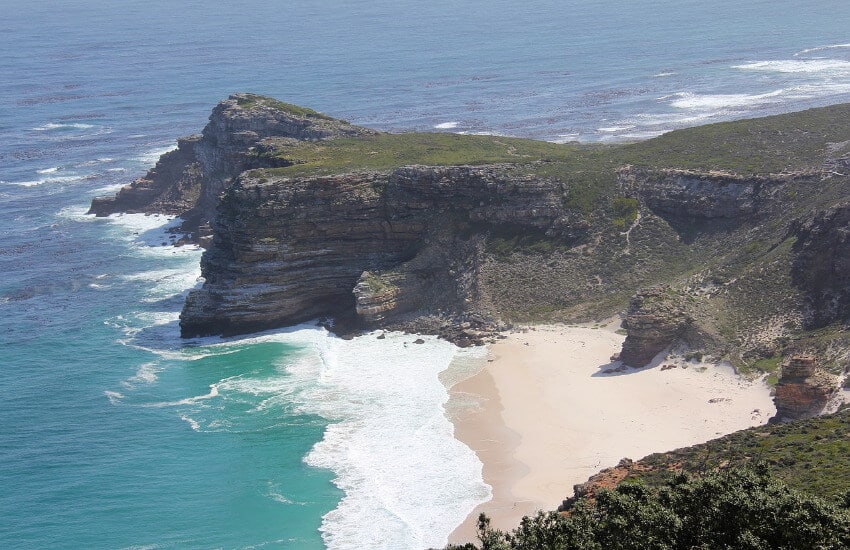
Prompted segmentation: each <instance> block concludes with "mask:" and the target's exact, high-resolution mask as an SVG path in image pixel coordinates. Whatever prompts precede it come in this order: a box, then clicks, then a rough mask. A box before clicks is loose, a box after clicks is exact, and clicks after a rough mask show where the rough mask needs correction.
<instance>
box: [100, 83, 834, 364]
mask: <svg viewBox="0 0 850 550" xmlns="http://www.w3.org/2000/svg"><path fill="white" fill-rule="evenodd" d="M848 117H850V106H847V105H843V106H835V107H829V108H823V109H815V110H811V111H807V112H804V113H796V114H791V115H782V116H777V117H767V118H764V119H757V120H752V121H740V122H735V123H724V124H720V125H714V126H709V127H705V128H704V129H703V128H693V129H688V130H681V131H676V132H671V133H669V134H665V135H664V136H661V137H659V138H656V139H653V140H648V141H646V142H641V143H637V144H631V145H626V146H613V147H608V146H586V145H576V144H567V145H558V144H551V143H543V142H535V141H531V140H523V139H517V138H508V137H502V136H461V135H454V134H447V133H434V134H415V133H411V134H386V133H379V132H375V131H372V130H367V129H364V128H360V127H357V126H353V125H351V124H349V123H347V122H344V121H340V120H336V119H332V118H330V117H327V116H325V115H322V114H320V113H316V112H315V111H312V110H310V109H305V108H302V107H297V106H294V105H289V104H286V103H282V102H279V101H277V100H274V99H271V98H266V97H261V96H256V95H251V94H235V95H233V96H231V97H229V98H228V99H227V100H225V101H223V102H221V103H220V104H219V105H218V106H216V107H215V109H214V110H213V113H212V115H211V116H210V121H209V124H208V125H207V126H206V127H205V128H204V130H203V132H202V133H201V134H200V135H197V136H190V137H188V138H182V139H180V140H178V148H177V149H176V150H175V151H172V152H170V153H167V154H165V155H163V157H162V158H161V159H160V161H159V162H158V163H157V165H156V166H155V167H154V168H153V169H152V170H150V171H149V172H148V174H146V175H145V176H144V177H143V178H140V179H138V180H136V181H134V182H132V183H131V184H129V185H128V186H127V187H125V188H124V189H122V190H121V191H120V192H119V193H118V194H117V195H116V196H115V197H107V198H98V199H95V200H94V201H93V202H92V212H93V213H95V214H97V215H107V214H109V213H111V212H115V211H132V212H166V213H170V214H179V215H182V216H184V218H185V219H186V222H185V224H184V230H186V231H191V232H193V233H194V235H193V236H194V237H196V238H198V237H199V236H200V235H206V236H205V237H201V238H198V239H197V240H200V241H204V243H205V244H206V245H207V246H208V251H207V252H206V253H205V255H204V258H203V260H202V269H203V275H204V277H205V279H206V282H205V284H204V286H203V288H201V289H198V290H195V291H193V292H192V293H191V294H190V295H189V297H188V298H187V302H186V305H185V308H184V310H183V313H182V316H181V327H182V331H183V334H184V335H185V336H193V335H199V334H235V333H240V332H249V331H254V330H258V329H265V328H272V327H277V326H282V325H286V324H290V323H295V322H299V321H304V320H307V319H312V318H316V317H322V316H333V317H336V319H337V321H338V326H344V327H347V328H349V329H350V328H352V327H356V326H359V327H387V328H401V329H409V330H419V331H423V332H430V333H437V334H441V335H443V336H445V337H447V338H451V339H452V340H454V341H456V342H459V343H463V344H468V343H478V342H481V341H483V340H484V339H486V338H487V335H488V334H490V333H492V331H493V330H495V329H498V328H499V327H501V326H503V325H502V323H503V322H511V321H521V322H534V321H568V322H574V321H588V320H592V319H600V318H604V317H607V316H610V315H613V314H616V313H622V312H624V311H625V313H626V315H625V322H624V326H625V328H626V329H627V331H628V337H627V339H626V343H625V345H624V348H623V352H622V354H621V358H622V359H623V361H624V362H626V363H627V364H630V365H633V366H642V365H644V364H646V363H647V362H649V361H650V360H651V359H652V357H653V356H654V355H655V354H657V353H658V352H660V351H662V350H663V349H665V348H667V347H668V346H670V345H671V344H674V343H677V342H680V341H683V340H684V341H686V343H687V344H689V345H691V347H692V348H693V350H694V351H695V352H706V353H711V354H712V355H714V356H715V357H718V358H721V357H722V358H725V359H728V360H730V361H731V362H732V363H733V364H735V365H736V366H738V367H740V368H745V369H754V370H761V369H768V368H769V367H770V365H773V364H774V363H771V361H775V360H774V358H777V357H780V358H781V357H788V356H790V355H793V354H794V353H798V352H800V351H808V352H815V353H817V354H818V355H820V356H821V358H823V359H824V365H825V368H827V369H828V370H830V372H833V373H835V374H837V373H839V372H840V371H841V370H842V369H843V368H844V366H846V365H845V363H846V361H845V359H846V354H845V355H842V354H840V353H837V352H835V350H836V349H840V348H841V342H844V341H845V340H847V339H848V338H847V330H846V322H847V319H848V316H847V310H848V309H850V284H848V282H847V281H848V272H850V269H848V268H850V266H848V263H847V261H846V258H847V257H850V254H848V252H850V250H847V248H848V244H847V243H848V239H847V238H846V235H847V233H848V231H850V229H848V227H850V222H848V220H850V214H848V212H850V209H848V207H847V206H846V204H847V200H848V196H847V189H848V183H850V176H847V175H845V174H844V172H845V169H846V166H847V158H850V128H848V126H847V125H846V124H841V123H839V122H836V121H842V120H846V119H847V118H848ZM204 228H205V232H204ZM646 289H649V290H646ZM659 289H663V290H659ZM815 328H816V329H818V330H819V331H820V332H818V333H817V334H815V333H814V332H812V330H813V329H815Z"/></svg>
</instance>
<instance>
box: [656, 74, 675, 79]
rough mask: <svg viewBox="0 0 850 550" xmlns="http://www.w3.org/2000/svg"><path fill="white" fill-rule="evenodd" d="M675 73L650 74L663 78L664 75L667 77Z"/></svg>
mask: <svg viewBox="0 0 850 550" xmlns="http://www.w3.org/2000/svg"><path fill="white" fill-rule="evenodd" d="M675 74H676V73H657V74H654V75H652V76H654V77H655V78H665V77H668V76H674V75H675Z"/></svg>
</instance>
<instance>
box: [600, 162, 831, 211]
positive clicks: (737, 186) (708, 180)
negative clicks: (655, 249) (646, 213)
mask: <svg viewBox="0 0 850 550" xmlns="http://www.w3.org/2000/svg"><path fill="white" fill-rule="evenodd" d="M617 176H618V183H619V186H620V188H621V190H622V191H623V193H624V194H626V195H628V196H633V197H637V198H639V199H640V200H641V202H643V203H644V204H646V205H647V206H648V207H649V208H650V209H652V210H653V211H654V212H655V213H656V214H658V215H659V216H661V217H663V218H665V219H671V218H672V219H689V220H742V219H747V218H752V217H755V216H757V215H758V214H759V213H760V212H761V210H762V209H763V208H764V206H765V205H766V204H767V203H768V202H769V201H771V200H772V199H773V198H774V196H775V194H776V192H777V191H778V190H779V189H780V188H781V187H782V186H783V185H785V184H787V183H788V182H790V181H801V180H809V179H813V178H817V177H818V176H819V173H808V172H806V173H802V172H801V173H797V174H785V175H769V176H741V175H738V174H732V173H726V172H717V171H707V172H700V171H696V170H676V169H664V170H639V169H635V168H632V167H630V166H628V167H625V168H622V169H620V170H619V171H618V174H617Z"/></svg>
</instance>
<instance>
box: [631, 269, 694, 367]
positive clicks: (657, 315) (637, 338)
mask: <svg viewBox="0 0 850 550" xmlns="http://www.w3.org/2000/svg"><path fill="white" fill-rule="evenodd" d="M680 302H681V300H680V297H679V296H678V295H677V294H676V293H675V292H673V291H672V290H670V289H669V288H667V287H664V286H659V287H654V288H650V289H647V290H642V291H640V292H638V293H637V294H636V295H635V296H634V297H633V298H632V299H631V302H630V303H629V309H628V312H627V314H626V318H625V319H624V320H623V328H625V329H626V331H628V334H627V335H626V340H625V342H623V349H622V351H621V352H620V356H619V359H620V361H622V362H623V364H625V365H628V366H630V367H638V368H639V367H643V366H646V365H647V364H648V363H649V362H650V361H652V359H653V358H654V357H655V356H656V355H658V354H659V353H660V352H662V351H664V350H665V349H667V348H668V347H670V345H671V344H672V343H674V342H675V341H676V340H677V339H678V338H679V337H680V336H682V334H683V333H684V332H685V330H686V329H687V328H688V325H689V324H690V322H691V319H690V317H689V316H688V315H687V314H686V312H685V310H684V308H683V307H682V305H681V303H680Z"/></svg>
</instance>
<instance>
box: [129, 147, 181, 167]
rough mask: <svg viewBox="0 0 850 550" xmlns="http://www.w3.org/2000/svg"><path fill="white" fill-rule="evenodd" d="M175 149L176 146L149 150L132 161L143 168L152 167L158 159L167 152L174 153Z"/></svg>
mask: <svg viewBox="0 0 850 550" xmlns="http://www.w3.org/2000/svg"><path fill="white" fill-rule="evenodd" d="M175 149H177V146H176V145H169V146H168V147H158V148H156V149H151V150H150V151H146V152H144V153H142V154H141V155H139V156H138V157H136V158H135V159H134V160H136V161H137V162H140V163H142V164H144V165H145V166H153V165H154V164H156V162H157V161H158V160H159V157H161V156H162V155H164V154H165V153H168V152H169V151H174V150H175Z"/></svg>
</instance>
